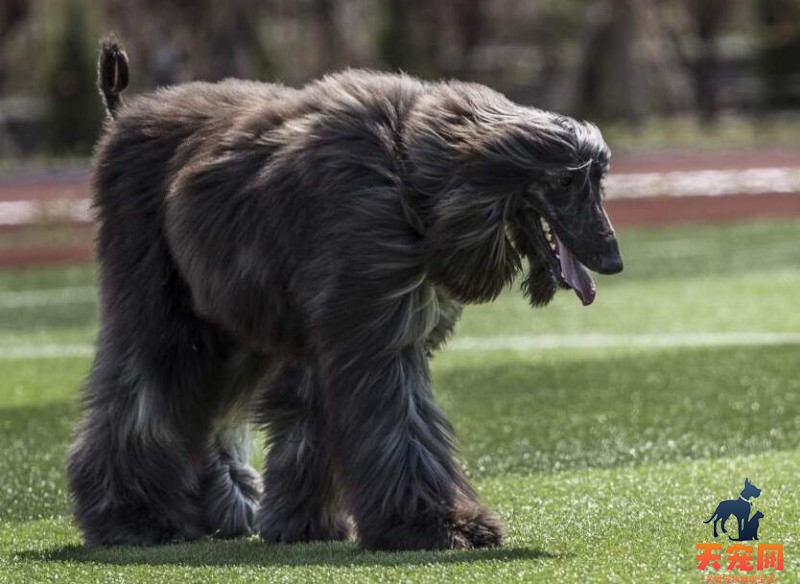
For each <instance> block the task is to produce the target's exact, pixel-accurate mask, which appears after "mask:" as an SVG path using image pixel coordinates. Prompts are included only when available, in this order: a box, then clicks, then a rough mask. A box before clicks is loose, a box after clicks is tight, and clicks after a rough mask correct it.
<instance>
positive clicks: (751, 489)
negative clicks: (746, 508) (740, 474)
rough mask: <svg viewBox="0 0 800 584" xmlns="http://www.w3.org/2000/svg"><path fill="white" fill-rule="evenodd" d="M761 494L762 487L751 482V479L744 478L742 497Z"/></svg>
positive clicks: (754, 496)
mask: <svg viewBox="0 0 800 584" xmlns="http://www.w3.org/2000/svg"><path fill="white" fill-rule="evenodd" d="M760 494H761V489H759V488H758V487H757V486H755V485H754V484H753V483H751V482H750V479H744V489H743V490H742V497H744V498H745V499H749V498H751V497H752V498H753V499H755V498H757V497H758V496H759V495H760Z"/></svg>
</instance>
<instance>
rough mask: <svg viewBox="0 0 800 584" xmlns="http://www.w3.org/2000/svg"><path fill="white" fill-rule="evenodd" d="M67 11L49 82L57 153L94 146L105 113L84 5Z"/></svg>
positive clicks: (52, 135) (52, 144) (72, 4)
mask: <svg viewBox="0 0 800 584" xmlns="http://www.w3.org/2000/svg"><path fill="white" fill-rule="evenodd" d="M64 11H65V12H64V14H63V28H62V29H61V32H60V38H59V40H58V43H57V49H58V51H57V53H56V56H55V59H54V62H53V65H52V68H51V70H50V72H49V74H48V82H47V93H48V95H49V97H50V103H51V106H50V115H49V120H48V122H47V130H48V135H49V144H50V148H51V150H52V151H53V152H55V153H58V154H72V155H85V154H88V153H89V152H90V151H91V149H92V144H93V143H94V140H95V138H96V136H97V131H98V129H99V127H100V123H101V120H102V115H103V114H102V108H101V107H100V99H99V98H98V96H97V90H96V89H95V57H96V56H95V54H94V52H93V51H92V50H91V49H90V48H89V47H88V46H87V39H89V38H91V36H90V35H89V33H88V27H87V23H86V12H85V8H84V5H83V4H82V3H79V2H69V3H67V4H66V6H65V8H64ZM92 46H94V43H92Z"/></svg>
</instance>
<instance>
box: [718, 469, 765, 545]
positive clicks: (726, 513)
mask: <svg viewBox="0 0 800 584" xmlns="http://www.w3.org/2000/svg"><path fill="white" fill-rule="evenodd" d="M760 494H761V489H759V488H758V487H756V486H755V485H754V484H753V483H751V482H750V479H745V480H744V489H742V492H741V494H740V495H739V498H738V499H729V500H727V501H722V502H721V503H720V504H719V505H717V508H716V509H715V510H714V513H713V515H711V517H709V518H708V519H707V520H706V521H704V522H703V523H710V522H711V521H713V522H714V537H715V538H717V537H719V532H718V531H717V524H718V523H719V525H720V527H721V528H722V532H723V533H728V530H727V529H725V522H726V521H728V519H730V517H731V515H733V516H734V517H736V525H737V527H738V530H739V533H738V537H736V538H733V537H731V536H728V538H729V539H730V540H731V541H750V540H754V539H755V540H757V539H758V526H759V522H760V521H761V519H762V518H763V517H764V514H763V513H761V511H756V513H755V514H754V515H753V516H752V517H750V511H751V510H752V507H753V503H752V501H751V499H756V498H758V496H759V495H760Z"/></svg>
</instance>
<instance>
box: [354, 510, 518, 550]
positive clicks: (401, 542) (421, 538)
mask: <svg viewBox="0 0 800 584" xmlns="http://www.w3.org/2000/svg"><path fill="white" fill-rule="evenodd" d="M359 534H360V536H361V545H362V546H363V547H365V548H366V549H371V550H388V551H392V550H442V549H472V548H485V547H495V546H499V545H501V544H502V543H503V524H502V523H501V522H500V520H499V519H498V518H497V516H496V515H495V514H494V513H492V512H491V511H488V510H486V509H484V508H482V507H480V506H479V505H477V504H468V505H461V506H459V507H458V508H456V509H455V510H453V511H452V512H451V513H450V514H449V515H447V516H445V517H430V518H425V519H422V518H417V519H414V520H412V521H408V520H405V521H404V520H397V519H395V520H390V521H386V522H385V524H384V525H383V526H380V525H378V526H375V527H374V528H373V529H365V530H360V532H359Z"/></svg>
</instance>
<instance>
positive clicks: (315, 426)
mask: <svg viewBox="0 0 800 584" xmlns="http://www.w3.org/2000/svg"><path fill="white" fill-rule="evenodd" d="M320 399H321V396H320V390H319V378H318V374H317V371H316V369H315V368H314V367H313V365H310V364H307V363H303V362H299V363H295V364H291V365H287V366H286V367H285V368H283V370H282V371H281V372H280V373H279V374H278V375H277V376H276V377H275V378H274V379H273V380H272V381H270V382H269V383H268V384H267V385H266V387H265V388H264V390H263V395H262V398H261V401H260V403H259V406H258V411H259V421H260V422H261V423H262V424H263V425H264V427H265V428H266V430H267V432H268V435H269V437H268V443H269V453H268V455H267V464H266V470H265V472H264V485H265V494H264V497H263V499H262V501H261V506H260V509H259V513H258V525H259V531H260V534H261V538H262V539H263V540H264V541H266V542H271V543H278V542H281V543H292V542H301V541H313V540H338V539H346V538H348V537H349V535H350V522H349V518H348V517H347V513H346V512H345V510H344V507H343V503H342V501H341V496H340V493H339V489H338V488H337V485H336V480H335V476H334V469H333V465H332V463H331V459H330V457H329V453H328V445H327V444H326V442H325V435H324V431H323V421H322V413H321V412H320Z"/></svg>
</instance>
